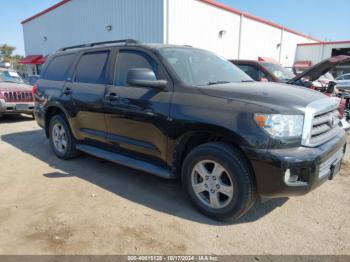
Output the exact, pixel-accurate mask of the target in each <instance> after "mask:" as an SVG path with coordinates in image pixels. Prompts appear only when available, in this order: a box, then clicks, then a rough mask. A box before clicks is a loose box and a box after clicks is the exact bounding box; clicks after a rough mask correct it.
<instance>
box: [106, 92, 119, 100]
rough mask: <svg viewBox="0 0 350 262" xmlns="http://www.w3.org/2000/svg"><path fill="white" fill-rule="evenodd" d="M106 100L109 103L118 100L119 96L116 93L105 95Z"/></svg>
mask: <svg viewBox="0 0 350 262" xmlns="http://www.w3.org/2000/svg"><path fill="white" fill-rule="evenodd" d="M106 99H108V100H109V101H116V100H118V99H119V96H118V95H117V94H116V93H109V94H108V95H106Z"/></svg>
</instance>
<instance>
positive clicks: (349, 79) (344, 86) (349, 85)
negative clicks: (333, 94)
mask: <svg viewBox="0 0 350 262" xmlns="http://www.w3.org/2000/svg"><path fill="white" fill-rule="evenodd" d="M335 80H336V81H337V86H336V89H337V90H339V91H346V92H349V91H350V74H345V75H341V76H339V77H337V78H336V79H335Z"/></svg>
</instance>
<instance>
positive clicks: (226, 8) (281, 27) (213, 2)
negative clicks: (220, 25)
mask: <svg viewBox="0 0 350 262" xmlns="http://www.w3.org/2000/svg"><path fill="white" fill-rule="evenodd" d="M70 1H71V0H63V1H61V2H59V3H57V4H55V5H53V6H51V7H49V8H47V9H45V10H44V11H42V12H40V13H38V14H36V15H34V16H32V17H29V18H28V19H26V20H24V21H22V24H25V23H27V22H29V21H32V20H34V19H35V18H37V17H39V16H42V15H44V14H46V13H49V12H51V11H52V10H54V9H56V8H58V7H60V6H62V5H64V4H66V3H68V2H70ZM200 1H201V2H204V3H207V4H210V5H212V6H216V7H218V8H221V9H224V10H226V11H229V12H232V13H235V14H237V15H242V16H244V17H247V18H249V19H252V20H255V21H258V22H260V23H263V24H266V25H269V26H272V27H276V28H278V29H282V30H285V31H287V32H289V33H292V34H296V35H299V36H302V37H305V38H308V39H310V40H313V41H316V42H321V40H319V39H317V38H314V37H311V36H308V35H305V34H302V33H299V32H296V31H294V30H292V29H289V28H287V27H284V26H281V25H279V24H276V23H273V22H270V21H267V20H265V19H262V18H260V17H256V16H253V15H250V14H248V13H244V12H241V11H239V10H237V9H234V8H232V7H229V6H227V5H225V4H222V3H219V2H216V1H214V0H200Z"/></svg>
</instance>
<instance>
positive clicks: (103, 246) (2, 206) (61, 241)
mask: <svg viewBox="0 0 350 262" xmlns="http://www.w3.org/2000/svg"><path fill="white" fill-rule="evenodd" d="M0 136H1V139H0V163H1V166H0V199H1V201H0V254H203V253H204V254H218V255H219V254H248V255H249V254H350V220H349V218H350V161H349V160H350V157H349V154H347V156H346V160H345V163H344V166H343V169H342V172H341V174H340V175H338V176H337V177H336V179H335V180H334V181H329V182H327V183H325V184H324V185H322V186H321V187H320V188H318V189H317V190H315V191H313V192H311V193H310V194H308V195H306V196H302V197H296V198H290V199H288V198H281V199H274V200H271V201H268V202H265V203H258V204H257V205H256V206H255V207H254V208H253V209H252V210H251V211H250V212H249V213H248V214H247V215H245V216H244V217H243V218H242V219H240V220H239V221H237V222H235V223H231V224H223V223H218V222H216V221H213V220H211V219H208V218H206V217H204V216H202V215H201V214H199V213H198V212H197V211H196V210H195V209H194V208H193V207H192V206H191V204H190V202H189V201H188V199H187V197H186V195H185V194H184V193H183V191H182V189H181V185H180V184H179V182H176V181H167V180H163V179H159V178H157V177H153V176H151V175H148V174H145V173H142V172H138V171H134V170H131V169H128V168H125V167H121V166H118V165H115V164H112V163H108V162H106V161H103V160H100V159H96V158H93V157H90V156H86V155H83V156H81V157H80V158H78V159H75V160H72V161H62V160H59V159H57V158H56V157H55V156H54V155H53V154H52V153H51V150H50V148H49V143H48V141H47V140H46V139H45V136H44V132H43V131H42V130H41V129H39V128H38V127H37V125H36V123H35V122H34V121H32V120H31V119H29V118H25V117H22V118H14V117H12V118H9V117H7V118H3V119H0Z"/></svg>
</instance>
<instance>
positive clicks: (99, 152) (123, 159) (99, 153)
mask: <svg viewBox="0 0 350 262" xmlns="http://www.w3.org/2000/svg"><path fill="white" fill-rule="evenodd" d="M76 148H77V149H78V150H79V151H82V152H84V153H87V154H89V155H93V156H95V157H98V158H102V159H105V160H108V161H110V162H113V163H116V164H119V165H122V166H127V167H130V168H133V169H137V170H140V171H143V172H146V173H150V174H153V175H156V176H159V177H162V178H166V179H172V178H175V177H174V175H173V174H172V173H171V172H170V171H169V170H167V169H165V168H162V167H159V166H156V165H152V164H150V163H147V162H144V161H141V160H136V159H133V158H131V157H127V156H124V155H121V154H118V153H114V152H110V151H106V150H103V149H100V148H97V147H93V146H89V145H84V144H78V145H76Z"/></svg>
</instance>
